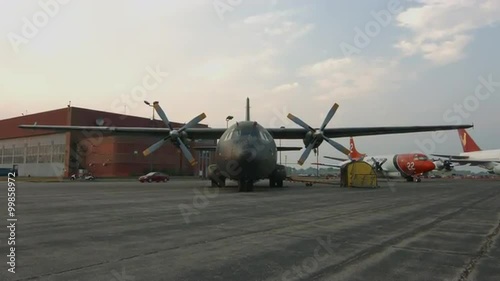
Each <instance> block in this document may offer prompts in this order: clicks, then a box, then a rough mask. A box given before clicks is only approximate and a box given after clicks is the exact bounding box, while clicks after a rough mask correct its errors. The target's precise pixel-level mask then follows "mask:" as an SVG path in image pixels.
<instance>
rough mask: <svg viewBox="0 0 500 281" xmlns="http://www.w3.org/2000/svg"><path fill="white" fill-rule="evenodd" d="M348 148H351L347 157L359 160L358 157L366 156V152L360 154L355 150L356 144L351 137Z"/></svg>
mask: <svg viewBox="0 0 500 281" xmlns="http://www.w3.org/2000/svg"><path fill="white" fill-rule="evenodd" d="M350 149H351V153H349V157H350V158H351V159H352V160H359V159H361V158H363V157H365V156H366V154H361V153H359V152H358V151H357V150H356V145H355V144H354V139H353V138H352V137H351V140H350Z"/></svg>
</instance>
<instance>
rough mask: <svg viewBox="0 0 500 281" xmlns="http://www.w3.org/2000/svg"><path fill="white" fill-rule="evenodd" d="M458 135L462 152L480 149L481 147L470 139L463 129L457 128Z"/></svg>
mask: <svg viewBox="0 0 500 281" xmlns="http://www.w3.org/2000/svg"><path fill="white" fill-rule="evenodd" d="M458 136H459V137H460V142H461V143H462V148H463V149H464V152H474V151H480V150H481V148H479V146H478V145H477V144H476V142H475V141H474V140H473V139H472V137H471V136H470V135H469V133H468V132H467V131H466V130H464V129H458Z"/></svg>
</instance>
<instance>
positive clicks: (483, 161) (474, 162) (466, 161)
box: [451, 159, 499, 166]
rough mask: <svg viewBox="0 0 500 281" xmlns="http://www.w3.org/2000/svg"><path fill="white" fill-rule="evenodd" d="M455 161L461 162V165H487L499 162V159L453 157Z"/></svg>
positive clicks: (452, 160)
mask: <svg viewBox="0 0 500 281" xmlns="http://www.w3.org/2000/svg"><path fill="white" fill-rule="evenodd" d="M451 162H453V163H459V164H460V165H466V164H471V165H473V166H481V165H487V164H491V163H498V162H499V161H498V159H451Z"/></svg>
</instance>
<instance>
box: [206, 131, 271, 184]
mask: <svg viewBox="0 0 500 281" xmlns="http://www.w3.org/2000/svg"><path fill="white" fill-rule="evenodd" d="M215 153H216V164H217V167H218V168H219V170H220V172H221V174H222V175H223V176H224V177H226V178H228V179H232V180H245V181H257V180H260V179H265V178H268V177H269V176H270V175H271V174H272V173H273V171H274V170H275V169H276V163H277V155H278V153H277V148H276V144H275V142H274V139H273V137H272V136H271V134H269V132H268V131H267V130H266V129H265V128H264V127H262V126H261V125H259V124H258V123H257V122H254V121H242V122H237V123H236V124H233V125H232V126H231V127H229V128H228V129H227V130H226V132H225V133H224V134H223V135H222V136H221V137H220V139H219V142H218V143H217V147H216V151H215Z"/></svg>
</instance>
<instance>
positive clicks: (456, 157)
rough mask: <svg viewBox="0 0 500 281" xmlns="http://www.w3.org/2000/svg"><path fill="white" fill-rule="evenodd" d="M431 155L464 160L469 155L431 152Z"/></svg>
mask: <svg viewBox="0 0 500 281" xmlns="http://www.w3.org/2000/svg"><path fill="white" fill-rule="evenodd" d="M432 156H437V157H443V158H447V159H451V160H465V159H469V156H460V155H445V154H432Z"/></svg>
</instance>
